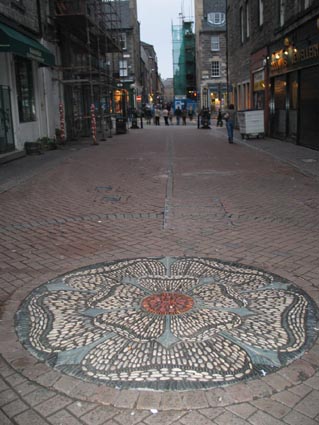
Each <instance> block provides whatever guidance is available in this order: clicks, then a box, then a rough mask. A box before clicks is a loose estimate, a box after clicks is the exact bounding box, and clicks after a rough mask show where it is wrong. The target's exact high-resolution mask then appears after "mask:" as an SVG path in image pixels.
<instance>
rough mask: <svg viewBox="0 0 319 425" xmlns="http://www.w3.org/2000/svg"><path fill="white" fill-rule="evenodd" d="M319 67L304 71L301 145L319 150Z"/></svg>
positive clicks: (301, 105)
mask: <svg viewBox="0 0 319 425" xmlns="http://www.w3.org/2000/svg"><path fill="white" fill-rule="evenodd" d="M318 72H319V66H314V67H312V68H308V69H303V70H302V71H301V79H300V121H299V134H300V138H299V144H300V145H302V146H305V147H307V148H312V149H316V150H319V136H318V134H319V133H318V132H319V127H318V125H319V124H318V117H319V104H318V99H319V84H318Z"/></svg>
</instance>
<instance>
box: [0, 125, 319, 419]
mask: <svg viewBox="0 0 319 425" xmlns="http://www.w3.org/2000/svg"><path fill="white" fill-rule="evenodd" d="M239 137H240V136H239V134H238V133H237V134H236V137H235V144H233V145H231V144H229V143H228V142H227V136H226V129H225V127H223V128H219V127H218V128H217V127H216V126H212V128H211V129H209V130H204V129H197V126H196V123H195V122H194V123H192V124H191V125H190V124H189V123H188V125H187V126H176V125H174V126H168V127H166V126H164V125H163V123H162V125H161V126H159V127H155V126H153V125H150V126H147V125H145V124H144V129H137V130H133V129H131V130H129V132H128V133H127V134H123V135H113V137H112V138H107V140H106V141H103V142H100V144H99V145H98V146H92V145H90V144H89V142H88V141H81V143H78V144H74V145H73V146H70V147H66V148H64V149H63V150H57V151H52V152H46V153H45V154H44V155H40V156H28V157H25V158H23V159H20V160H17V161H14V162H11V163H8V164H5V165H2V166H1V168H0V206H1V207H0V216H1V225H0V299H1V301H2V308H1V326H0V341H1V359H0V378H1V379H0V406H1V411H0V424H2V425H9V424H14V425H26V424H30V425H39V424H41V425H42V424H53V425H59V424H63V425H64V424H67V425H80V424H82V425H100V424H101V425H104V424H108V425H130V424H132V425H133V424H134V425H153V424H154V425H155V424H159V425H171V424H172V425H173V424H174V425H175V424H176V425H177V424H179V425H191V424H196V425H206V424H215V425H222V424H225V425H231V424H234V425H243V424H252V425H268V424H269V425H279V424H291V425H297V424H298V425H299V424H303V425H312V424H313V425H314V424H316V423H319V403H318V400H319V372H318V367H319V344H318V341H317V336H318V330H319V324H318V310H317V305H318V303H319V280H318V275H319V241H318V233H319V185H318V178H319V163H318V159H319V158H318V152H316V151H311V150H309V149H305V148H300V149H299V151H298V152H299V156H298V157H297V156H296V155H295V154H294V153H293V154H292V156H294V158H295V166H293V165H292V163H293V161H292V160H291V157H289V156H288V153H289V149H291V150H294V149H298V148H299V147H296V146H293V145H290V146H289V145H288V144H285V143H282V142H279V141H277V144H278V145H277V146H274V145H272V143H274V142H273V141H271V140H268V141H267V140H254V141H241V140H240V139H239ZM283 145H284V147H285V149H286V150H285V149H281V146H283ZM287 146H288V147H287ZM267 151H268V152H271V153H272V154H269V153H268V152H267ZM299 165H300V166H299ZM79 269H80V270H79ZM145 270H147V271H148V274H147V276H146V275H145ZM207 270H214V273H213V275H210V274H209V272H208V271H207ZM116 273H118V274H116ZM152 273H153V274H152ZM166 273H167V274H166ZM118 276H120V277H121V279H122V280H121V284H120V285H119V286H118V287H116V288H115V289H114V288H113V287H112V291H110V293H108V289H109V288H111V285H113V284H114V281H115V280H116V279H117V278H118ZM174 279H175V280H174ZM110 282H113V283H110ZM174 282H175V283H174ZM175 284H176V285H177V286H176V288H177V289H176V288H175V287H174V286H173V285H175ZM68 285H70V286H68ZM72 285H73V286H72ZM99 285H102V288H100V287H99V288H98V286H99ZM170 285H171V286H170ZM241 285H242V286H241ZM71 287H72V288H71ZM70 288H71V289H70ZM174 288H175V289H174ZM185 288H186V289H185ZM214 288H215V289H214ZM240 288H241V289H240ZM183 290H184V292H183ZM143 291H144V292H143ZM142 292H143V294H144V295H140V293H142ZM92 294H93V295H92ZM110 294H111V295H110ZM169 294H171V298H170V299H169V300H168V301H167V296H168V295H169ZM146 295H147V296H146ZM88 298H90V299H89V300H88ZM141 299H142V302H140V300H141ZM110 306H112V308H111V307H110ZM169 309H173V310H174V309H175V310H174V312H173V313H171V312H170V310H169ZM217 313H218V314H217ZM81 314H83V316H81ZM163 317H164V318H165V320H163V321H161V318H163ZM248 322H249V326H248ZM245 326H246V327H245ZM94 327H95V329H94ZM159 330H160V332H159ZM161 332H162V333H161ZM154 335H156V338H155V337H154ZM154 338H155V342H154ZM83 341H85V342H83ZM127 341H130V342H129V343H128V342H127ZM218 344H220V345H218ZM219 346H220V347H222V348H223V349H222V350H221V349H219V348H218V347H219ZM141 347H142V348H141ZM156 347H157V348H156ZM214 347H215V348H214ZM134 350H135V351H134ZM152 350H153V351H152ZM205 350H206V351H205ZM214 350H215V351H214ZM223 350H225V352H223ZM211 351H212V352H213V354H212V357H211V358H210V357H209V355H208V354H207V353H209V352H211ZM152 352H153V357H152ZM134 353H135V354H134ZM169 356H170V361H171V364H172V365H173V366H174V365H175V366H174V367H173V369H171V368H169V367H168V366H167V364H166V362H168V360H167V359H168V357H169ZM207 356H208V358H207ZM155 357H156V359H155ZM212 358H213V359H214V361H215V362H216V363H214V361H212ZM83 359H85V361H84V360H83ZM110 359H112V361H111V360H110ZM158 359H159V360H158ZM183 359H185V363H184V364H185V365H186V362H187V366H185V368H183ZM109 361H110V362H111V366H110V368H109V370H106V369H107V368H108V367H109V366H108V362H109ZM211 362H212V363H213V366H212V369H213V370H214V371H216V369H218V368H219V367H220V368H221V369H223V370H224V371H225V373H222V374H216V373H213V374H210V363H211ZM203 364H205V365H204V367H203ZM184 369H185V370H184ZM172 371H174V372H176V377H175V375H173V374H172ZM187 374H188V375H187ZM186 375H187V376H186ZM217 375H218V377H217ZM246 378H247V379H246ZM227 380H228V381H227Z"/></svg>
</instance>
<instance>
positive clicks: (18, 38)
mask: <svg viewBox="0 0 319 425" xmlns="http://www.w3.org/2000/svg"><path fill="white" fill-rule="evenodd" d="M0 52H11V53H14V54H16V55H19V56H23V57H25V58H29V59H33V60H36V61H38V62H40V63H42V64H43V65H47V66H53V65H54V63H55V58H54V55H53V54H52V53H51V52H50V50H48V49H47V48H46V47H44V46H43V45H42V44H41V43H39V42H38V41H36V40H33V39H32V38H29V37H26V36H25V35H23V34H21V33H20V32H18V31H15V30H14V29H12V28H10V27H8V26H7V25H4V24H1V23H0Z"/></svg>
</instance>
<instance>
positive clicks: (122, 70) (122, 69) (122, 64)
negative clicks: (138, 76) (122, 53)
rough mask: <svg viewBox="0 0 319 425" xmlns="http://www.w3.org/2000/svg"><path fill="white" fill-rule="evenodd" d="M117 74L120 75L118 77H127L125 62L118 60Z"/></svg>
mask: <svg viewBox="0 0 319 425" xmlns="http://www.w3.org/2000/svg"><path fill="white" fill-rule="evenodd" d="M119 73H120V77H127V76H128V66H127V60H120V61H119Z"/></svg>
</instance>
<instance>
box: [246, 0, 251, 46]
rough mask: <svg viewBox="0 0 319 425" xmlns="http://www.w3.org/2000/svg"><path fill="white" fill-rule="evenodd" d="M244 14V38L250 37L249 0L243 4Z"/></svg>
mask: <svg viewBox="0 0 319 425" xmlns="http://www.w3.org/2000/svg"><path fill="white" fill-rule="evenodd" d="M245 15H246V38H249V37H250V7H249V1H248V0H247V1H246V4H245Z"/></svg>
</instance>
